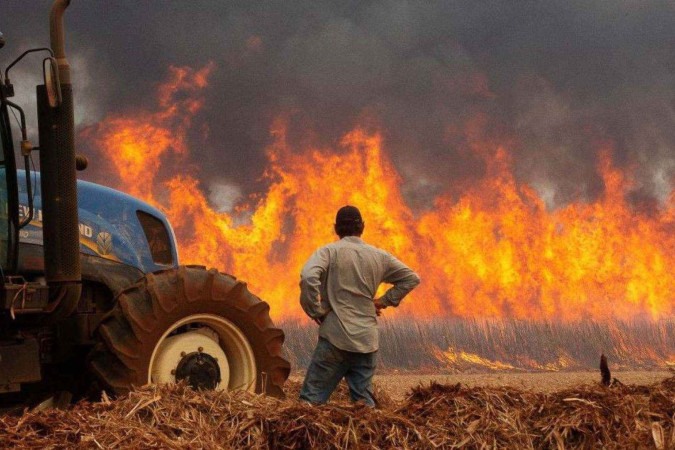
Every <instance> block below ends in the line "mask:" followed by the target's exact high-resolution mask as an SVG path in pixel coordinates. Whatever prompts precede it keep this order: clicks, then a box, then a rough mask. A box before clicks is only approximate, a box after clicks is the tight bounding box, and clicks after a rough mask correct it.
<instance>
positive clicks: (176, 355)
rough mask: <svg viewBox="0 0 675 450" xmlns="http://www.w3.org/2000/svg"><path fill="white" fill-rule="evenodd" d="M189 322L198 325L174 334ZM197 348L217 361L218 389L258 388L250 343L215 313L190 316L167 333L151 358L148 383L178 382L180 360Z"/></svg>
mask: <svg viewBox="0 0 675 450" xmlns="http://www.w3.org/2000/svg"><path fill="white" fill-rule="evenodd" d="M186 325H190V326H193V327H195V328H192V329H190V330H189V331H185V332H182V333H174V332H175V331H176V330H177V329H178V328H181V327H184V326H186ZM172 333H173V334H172ZM200 348H201V350H199V349H200ZM197 351H199V352H203V353H204V354H206V355H208V356H209V357H210V358H213V359H215V360H216V361H217V364H218V368H219V372H220V378H221V381H220V383H218V384H217V386H216V388H215V389H216V390H224V389H227V390H247V391H251V392H253V391H255V386H256V373H257V371H256V364H255V355H254V353H253V349H252V348H251V344H250V343H249V341H248V339H246V336H245V335H244V333H243V332H242V331H241V330H240V329H239V328H238V327H237V326H236V325H235V324H233V323H232V322H230V321H229V320H227V319H225V318H223V317H221V316H216V315H213V314H194V315H191V316H187V317H185V318H183V319H181V320H179V321H177V322H175V323H174V324H173V325H171V326H170V327H169V328H168V329H167V330H166V331H165V332H164V334H163V335H162V337H160V339H159V340H158V341H157V344H156V345H155V348H154V349H153V352H152V356H151V357H150V364H149V367H148V383H154V382H159V383H166V382H169V383H171V382H175V370H176V368H177V367H178V365H179V364H180V362H181V360H184V359H183V358H185V357H186V355H188V356H189V355H191V354H194V352H197Z"/></svg>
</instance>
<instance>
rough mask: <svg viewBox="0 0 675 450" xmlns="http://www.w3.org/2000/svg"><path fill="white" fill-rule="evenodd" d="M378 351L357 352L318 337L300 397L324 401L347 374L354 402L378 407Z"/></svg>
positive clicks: (310, 400) (316, 402)
mask: <svg viewBox="0 0 675 450" xmlns="http://www.w3.org/2000/svg"><path fill="white" fill-rule="evenodd" d="M376 355H377V352H372V353H355V352H347V351H344V350H340V349H339V348H337V347H336V346H334V345H333V344H331V343H330V342H328V341H327V340H326V339H324V338H319V343H318V344H317V345H316V349H315V350H314V355H312V361H311V362H310V364H309V368H308V369H307V375H305V382H304V383H303V384H302V389H301V390H300V399H301V400H305V401H308V402H310V403H314V404H323V403H326V402H327V401H328V398H329V397H330V395H331V394H332V393H333V391H334V390H335V388H336V387H337V385H338V383H339V382H340V380H341V379H342V378H343V377H344V378H345V379H346V380H347V384H348V385H349V396H350V397H351V399H352V401H354V402H356V401H359V400H363V401H365V402H366V404H367V405H369V406H375V398H374V397H373V393H372V392H373V388H372V381H373V374H375V357H376Z"/></svg>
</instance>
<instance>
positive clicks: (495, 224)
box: [84, 64, 675, 358]
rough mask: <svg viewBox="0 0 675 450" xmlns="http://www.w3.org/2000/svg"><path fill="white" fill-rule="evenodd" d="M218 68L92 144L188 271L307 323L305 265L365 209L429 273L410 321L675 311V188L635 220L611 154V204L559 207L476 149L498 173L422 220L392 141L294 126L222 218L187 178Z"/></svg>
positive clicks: (108, 128)
mask: <svg viewBox="0 0 675 450" xmlns="http://www.w3.org/2000/svg"><path fill="white" fill-rule="evenodd" d="M213 70H214V66H213V65H212V64H211V65H208V66H206V67H205V68H203V69H200V70H193V69H189V68H172V69H171V71H170V77H169V80H168V81H167V82H166V83H164V84H162V85H161V86H160V88H159V93H158V106H157V110H156V111H154V112H147V111H141V112H137V113H135V114H131V115H127V116H124V117H120V116H114V117H109V118H107V119H106V120H105V121H103V122H101V123H100V124H98V125H97V126H96V127H93V128H90V129H89V130H85V132H84V136H85V138H87V139H89V140H92V141H94V142H95V143H96V144H97V145H98V146H100V148H102V150H103V152H104V153H105V155H106V157H107V158H110V160H111V161H112V162H113V164H112V170H113V171H114V176H115V177H116V179H115V180H113V182H112V184H113V185H114V187H117V188H120V189H121V190H124V191H126V192H129V193H131V194H132V195H135V196H138V197H140V198H142V199H144V200H146V201H148V202H150V203H152V204H154V205H155V206H157V207H159V208H160V209H162V210H163V211H164V212H165V213H166V214H167V216H168V217H169V220H170V221H171V223H172V224H173V227H174V229H175V232H176V235H177V237H178V241H179V250H180V255H181V263H197V264H203V265H207V266H215V267H218V268H220V269H221V270H224V271H226V272H229V273H232V274H234V275H236V276H237V277H239V278H241V279H244V280H246V281H248V282H249V285H250V287H251V290H252V291H253V292H255V293H256V294H258V295H259V296H260V297H262V298H264V299H265V300H267V301H268V302H269V303H270V305H271V307H272V311H273V314H274V315H275V316H276V317H277V318H279V317H286V318H291V317H299V316H301V315H302V312H301V310H300V307H299V304H298V274H299V271H300V268H301V267H302V264H303V263H304V262H305V260H306V259H307V258H308V257H309V255H310V254H311V253H312V252H313V251H314V250H315V249H316V248H317V247H318V246H320V245H322V244H325V243H327V242H330V241H332V240H333V239H335V236H334V234H333V231H332V223H333V219H334V214H335V211H336V210H337V209H338V208H339V207H340V206H342V205H344V204H354V205H357V206H358V207H359V208H360V209H361V210H362V213H363V215H364V217H365V221H366V231H365V234H364V238H365V239H366V241H368V242H370V243H372V244H374V245H377V246H380V247H383V248H385V249H387V250H389V251H391V252H392V253H393V254H395V255H397V256H398V257H399V258H400V259H402V260H403V261H405V262H406V263H408V264H409V265H410V266H412V267H413V268H415V269H416V270H417V271H418V272H419V273H420V275H421V277H422V280H423V281H422V285H421V286H420V287H419V288H418V289H417V290H416V291H415V292H414V293H413V295H411V297H410V298H408V299H406V300H405V302H404V306H402V307H401V308H400V309H399V311H398V314H414V315H416V316H418V317H422V316H459V317H492V318H509V317H510V318H517V319H561V320H579V319H584V318H594V319H611V318H621V319H632V318H638V317H646V318H651V319H659V318H667V317H670V316H672V315H673V313H675V308H674V305H675V302H674V301H673V294H672V292H673V291H675V274H674V273H673V272H672V270H671V268H672V267H675V234H674V233H673V230H675V226H674V225H675V193H673V194H672V195H671V198H670V201H669V202H668V203H667V204H666V205H665V206H664V207H663V208H662V209H661V210H659V211H657V212H655V213H651V214H647V213H644V212H640V211H634V210H633V209H632V208H631V206H630V205H629V204H628V203H627V201H626V200H625V197H626V194H627V192H628V191H629V189H630V188H631V177H630V173H624V172H622V171H621V170H619V169H618V168H616V167H615V166H614V165H613V164H612V149H611V145H606V146H605V147H604V148H602V149H601V150H600V151H599V158H598V162H597V168H598V172H599V173H600V174H601V176H602V179H603V181H604V186H605V190H604V194H603V195H602V196H600V198H598V199H597V200H595V201H592V202H582V201H577V202H574V203H571V204H568V205H567V206H565V207H562V208H560V209H556V210H552V211H551V210H548V209H547V207H546V205H545V203H544V201H543V200H542V198H541V197H540V196H539V195H538V194H537V192H536V191H535V190H534V189H533V188H531V187H530V186H527V185H524V184H520V183H518V182H517V181H516V179H515V177H514V175H513V171H512V163H511V158H510V155H509V151H508V149H507V148H506V147H505V146H504V145H500V144H494V143H490V142H480V141H479V140H476V142H474V144H473V145H474V147H475V151H476V153H477V154H478V155H480V156H481V157H482V158H483V159H484V161H485V164H486V167H487V172H486V176H485V177H483V178H482V179H480V180H477V181H476V182H475V185H474V186H473V187H471V188H469V189H468V190H466V191H465V192H464V193H463V194H462V195H461V196H460V198H459V199H456V198H452V197H450V195H444V196H440V197H439V198H437V199H436V201H435V205H434V208H432V209H431V210H429V211H426V212H422V213H419V214H415V213H413V211H412V209H411V208H410V206H409V205H407V204H406V202H405V200H404V198H403V195H402V193H401V189H400V184H401V182H402V180H401V178H400V177H399V175H398V173H397V172H396V169H395V168H394V166H393V165H392V163H391V161H390V160H389V159H388V157H387V153H386V150H385V143H384V142H383V139H382V137H381V135H380V134H379V133H377V132H368V131H366V130H365V129H363V128H361V127H358V126H357V127H355V128H354V129H353V130H351V131H350V132H348V133H346V134H345V136H344V138H343V139H342V140H341V142H340V143H339V144H338V145H337V146H336V148H303V149H296V148H294V149H291V148H289V145H288V143H287V139H286V127H285V121H284V119H283V118H279V119H277V120H275V121H274V123H273V124H272V126H271V135H272V137H273V138H274V142H273V144H272V145H271V146H270V147H269V148H268V150H267V157H268V161H269V164H268V167H267V170H266V171H265V173H264V174H262V175H261V176H263V177H264V178H265V180H266V181H267V182H268V188H267V190H266V192H264V193H262V194H261V195H259V196H256V197H255V198H251V199H249V200H248V201H247V202H245V203H242V204H240V205H239V206H238V207H237V208H236V210H235V211H234V212H231V213H221V212H217V211H215V210H214V209H213V208H212V206H211V205H210V204H209V202H208V199H207V197H206V196H205V195H204V193H203V191H202V187H201V185H200V182H199V179H198V177H197V175H196V174H197V173H198V168H192V170H189V171H185V170H179V167H183V166H184V164H185V160H186V159H185V158H186V156H187V155H188V154H189V152H190V150H189V148H188V146H187V143H186V139H187V138H186V136H187V132H188V130H189V129H190V126H191V119H192V117H193V115H194V114H195V113H196V112H197V111H198V110H199V109H200V108H201V107H202V105H203V95H204V88H205V87H207V85H208V77H209V75H210V73H211V72H212V71H213ZM179 163H180V164H181V166H178V164H179ZM189 172H193V173H195V175H193V174H191V173H189ZM176 173H180V175H176ZM107 181H108V184H111V183H110V180H107ZM460 356H461V355H460ZM453 357H454V356H453ZM461 357H462V358H464V356H461Z"/></svg>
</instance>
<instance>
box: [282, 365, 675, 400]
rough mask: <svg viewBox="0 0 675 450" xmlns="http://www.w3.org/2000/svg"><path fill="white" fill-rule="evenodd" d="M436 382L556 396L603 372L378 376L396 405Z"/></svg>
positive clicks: (632, 376)
mask: <svg viewBox="0 0 675 450" xmlns="http://www.w3.org/2000/svg"><path fill="white" fill-rule="evenodd" d="M303 376H304V374H302V373H295V374H293V375H292V376H291V380H296V381H299V382H302V379H303ZM612 376H613V377H614V378H616V379H618V380H619V381H621V382H622V383H624V384H641V385H646V384H651V383H655V382H658V381H661V380H663V379H664V378H667V377H670V376H673V372H669V371H667V370H664V371H644V370H642V371H616V372H613V373H612ZM432 381H436V382H438V383H442V384H456V383H462V384H464V385H466V386H512V387H517V388H520V389H527V390H533V391H539V392H553V391H559V390H561V389H565V388H569V387H573V386H577V385H580V384H590V383H598V382H599V381H600V373H599V371H587V372H533V373H523V372H491V373H469V374H466V373H464V374H462V373H459V374H435V375H434V374H428V373H425V374H415V373H380V374H376V375H375V379H374V383H375V384H376V385H377V386H379V387H380V388H382V389H384V390H385V391H386V392H387V393H388V394H389V396H390V397H391V398H392V399H393V400H396V401H401V400H403V399H404V398H405V396H406V394H407V393H408V391H409V390H410V388H412V387H415V386H417V385H419V384H423V385H428V384H429V383H431V382H432Z"/></svg>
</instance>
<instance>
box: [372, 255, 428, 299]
mask: <svg viewBox="0 0 675 450" xmlns="http://www.w3.org/2000/svg"><path fill="white" fill-rule="evenodd" d="M387 257H388V260H387V270H386V272H385V274H384V280H383V281H384V282H385V283H391V284H393V286H392V287H391V288H389V290H387V292H385V294H384V295H383V296H382V297H380V298H379V299H377V300H378V301H377V303H378V304H379V305H381V307H378V309H381V308H386V307H387V306H398V304H399V303H401V300H402V299H403V297H405V296H406V295H408V293H409V292H410V291H412V290H413V289H415V287H416V286H417V285H418V284H420V277H419V276H418V275H417V274H416V273H415V272H413V271H412V269H411V268H410V267H408V266H406V265H405V264H403V263H402V262H401V261H399V260H398V259H396V258H394V257H393V256H392V255H387ZM376 306H377V305H376Z"/></svg>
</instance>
